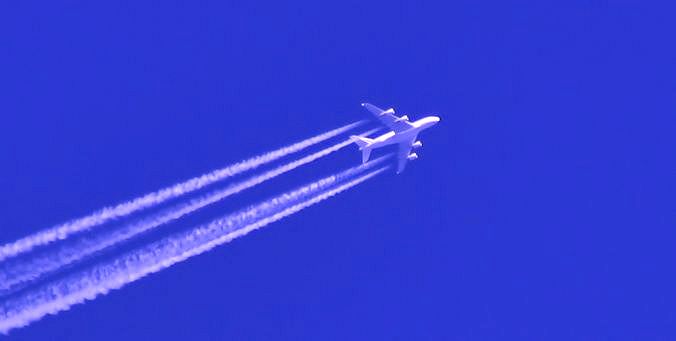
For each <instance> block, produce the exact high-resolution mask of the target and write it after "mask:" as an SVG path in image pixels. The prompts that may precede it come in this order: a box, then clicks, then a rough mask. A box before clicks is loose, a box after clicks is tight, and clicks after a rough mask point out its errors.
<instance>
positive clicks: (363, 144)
mask: <svg viewBox="0 0 676 341" xmlns="http://www.w3.org/2000/svg"><path fill="white" fill-rule="evenodd" d="M350 138H351V139H352V141H354V143H356V144H357V146H359V150H361V162H362V163H366V161H368V160H369V156H370V155H371V147H370V145H371V144H372V143H373V139H370V138H368V137H362V136H357V135H352V136H350Z"/></svg>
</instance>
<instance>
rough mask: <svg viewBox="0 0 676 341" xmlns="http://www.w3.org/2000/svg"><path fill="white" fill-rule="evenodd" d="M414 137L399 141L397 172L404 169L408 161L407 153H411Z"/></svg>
mask: <svg viewBox="0 0 676 341" xmlns="http://www.w3.org/2000/svg"><path fill="white" fill-rule="evenodd" d="M415 139H416V137H414V138H413V139H412V140H410V141H404V142H400V143H399V152H397V174H399V173H401V172H403V171H404V168H406V163H407V162H408V155H409V154H410V153H411V149H412V148H413V142H415Z"/></svg>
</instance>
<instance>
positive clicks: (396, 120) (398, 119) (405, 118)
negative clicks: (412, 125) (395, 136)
mask: <svg viewBox="0 0 676 341" xmlns="http://www.w3.org/2000/svg"><path fill="white" fill-rule="evenodd" d="M401 121H408V116H406V115H404V116H402V117H397V118H396V119H395V120H394V122H401Z"/></svg>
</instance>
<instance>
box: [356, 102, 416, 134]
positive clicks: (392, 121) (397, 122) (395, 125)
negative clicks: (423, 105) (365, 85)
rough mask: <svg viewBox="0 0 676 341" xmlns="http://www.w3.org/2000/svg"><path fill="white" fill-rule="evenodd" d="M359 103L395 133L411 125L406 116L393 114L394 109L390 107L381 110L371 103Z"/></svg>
mask: <svg viewBox="0 0 676 341" xmlns="http://www.w3.org/2000/svg"><path fill="white" fill-rule="evenodd" d="M361 105H362V106H363V107H364V108H366V109H367V110H368V111H370V112H371V113H373V115H375V116H376V118H378V119H379V120H380V121H381V122H383V124H385V125H386V126H388V127H389V128H390V129H392V130H394V132H395V133H398V132H402V131H404V130H408V129H410V128H412V127H413V125H411V122H409V121H408V119H407V118H405V117H397V116H395V115H394V109H392V108H390V109H387V110H383V109H380V108H378V107H377V106H375V105H373V104H371V103H362V104H361Z"/></svg>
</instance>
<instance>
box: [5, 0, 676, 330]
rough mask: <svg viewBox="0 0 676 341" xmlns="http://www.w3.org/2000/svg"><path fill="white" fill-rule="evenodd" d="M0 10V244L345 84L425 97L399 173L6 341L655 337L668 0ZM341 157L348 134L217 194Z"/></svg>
mask: <svg viewBox="0 0 676 341" xmlns="http://www.w3.org/2000/svg"><path fill="white" fill-rule="evenodd" d="M3 7H4V8H5V9H4V10H3V11H2V12H3V14H0V16H1V17H2V20H0V28H1V29H2V31H3V32H4V34H3V35H2V45H3V50H4V51H5V52H4V53H3V54H2V56H1V57H0V60H2V65H3V67H2V79H3V82H2V84H3V90H2V94H1V95H0V98H2V100H1V101H0V102H1V103H0V112H2V113H3V120H2V121H3V129H2V134H0V164H1V165H2V167H0V186H2V188H3V191H2V192H3V193H2V202H3V204H2V205H0V207H1V210H2V214H0V242H2V243H3V244H4V243H5V242H10V241H13V240H15V239H17V238H19V237H22V236H25V235H26V234H28V233H30V232H35V231H38V230H40V229H42V228H45V227H48V226H51V225H53V224H56V223H59V222H63V221H66V220H68V219H70V218H74V217H78V216H81V215H84V214H87V213H89V212H91V211H92V210H95V209H97V208H100V207H103V206H105V205H109V204H113V203H117V202H120V201H123V200H126V199H130V198H133V197H135V196H137V195H139V194H143V193H146V192H149V191H152V190H156V189H159V188H161V187H164V186H166V185H170V184H173V183H175V182H177V181H180V180H183V179H186V178H190V177H192V176H195V175H199V174H201V173H203V172H206V171H209V170H211V169H214V168H217V167H221V166H224V165H226V164H228V163H231V162H234V161H239V160H240V159H243V158H246V157H250V156H253V155H255V154H257V153H260V152H263V151H266V150H269V149H272V148H276V147H279V146H281V145H283V144H286V143H289V142H294V141H296V140H299V139H302V138H305V137H309V136H311V135H314V134H316V133H319V132H322V131H326V130H329V129H333V128H335V127H338V126H340V125H343V124H346V123H349V122H353V121H356V120H359V119H363V118H365V117H367V113H366V112H365V111H364V110H362V108H361V107H360V106H359V103H360V102H362V101H370V102H373V103H374V104H377V105H380V106H383V107H390V106H393V107H395V108H396V109H397V110H398V112H399V113H407V114H408V115H409V117H411V118H413V119H415V118H419V117H421V116H423V115H426V114H430V113H433V114H437V115H439V116H441V117H442V121H441V123H440V124H439V125H437V126H435V127H434V128H432V129H430V130H429V131H425V132H424V133H423V135H421V139H422V140H423V143H424V146H423V148H422V149H421V150H420V152H419V153H418V154H419V156H420V158H419V159H418V160H416V161H414V162H412V163H411V164H410V165H409V166H408V168H407V170H406V172H405V173H403V174H401V175H400V176H395V175H394V174H390V173H388V174H385V175H382V176H379V177H377V178H375V179H373V180H370V181H367V182H366V183H364V184H362V185H360V186H358V187H357V188H355V189H353V190H350V191H348V192H346V193H343V194H341V195H339V196H337V197H335V198H333V199H331V200H329V201H326V202H323V203H321V204H319V205H317V206H314V207H312V208H309V209H307V210H304V211H302V212H300V213H298V214H296V215H293V216H291V217H289V218H287V219H285V220H283V221H281V222H278V223H275V224H273V225H270V226H268V227H267V228H265V229H263V230H261V231H258V232H255V233H252V234H250V235H248V236H246V237H244V238H240V239H238V240H235V241H233V242H232V243H229V244H227V245H224V246H221V247H219V248H218V249H216V250H214V251H211V252H209V253H206V254H204V255H201V256H199V257H195V258H193V259H190V260H188V261H186V262H183V263H181V264H178V265H176V266H174V267H172V268H170V269H167V270H165V271H163V272H161V273H158V274H155V275H152V276H149V277H146V278H144V279H142V280H140V281H137V282H135V283H133V284H131V285H129V286H127V287H125V288H124V289H122V290H119V291H116V292H113V293H111V294H109V295H107V296H103V297H100V298H98V299H96V300H95V301H93V302H90V303H87V304H85V305H79V306H76V307H74V308H73V309H72V310H70V311H68V312H64V313H60V314H58V315H56V316H51V317H47V318H45V319H43V320H41V321H39V322H37V323H34V324H33V325H31V326H29V327H27V328H23V329H19V330H16V331H14V332H13V333H12V334H10V339H11V338H15V339H20V340H42V339H47V338H54V339H61V340H66V339H67V340H91V339H98V340H119V339H125V340H137V339H148V338H153V339H167V340H179V339H181V340H182V339H186V338H196V339H214V340H216V339H226V338H227V339H247V340H259V339H260V340H269V339H289V340H297V339H315V340H316V339H321V340H327V339H336V340H345V339H368V340H372V339H400V340H410V339H423V340H424V339H431V340H455V339H458V340H485V339H516V338H518V339H533V340H542V339H565V340H569V339H582V340H599V339H629V340H636V339H655V340H660V339H661V340H668V339H672V338H673V337H674V335H676V330H675V328H674V326H675V323H676V320H675V319H676V315H675V314H676V313H675V311H674V306H675V305H674V303H675V302H674V291H673V288H674V284H676V283H675V281H674V275H673V274H672V273H673V271H672V269H673V259H674V252H673V250H672V248H673V241H674V232H673V226H674V222H675V216H674V209H673V193H674V190H675V189H676V186H675V183H674V180H673V177H674V174H675V173H676V172H675V171H676V167H675V164H676V162H675V160H674V157H673V150H674V149H673V147H674V143H673V137H672V135H673V127H674V118H673V117H674V111H673V108H674V105H675V104H676V101H675V99H676V96H675V95H674V88H675V87H674V79H676V78H675V77H674V76H676V75H675V73H674V70H675V68H674V65H673V62H674V60H675V57H676V54H675V53H674V52H675V49H674V46H673V44H672V41H673V32H674V29H673V23H672V21H673V20H672V19H673V18H672V17H673V15H672V13H673V8H667V7H663V8H656V7H655V8H649V7H648V6H645V5H642V4H640V3H639V2H632V1H615V2H604V1H587V2H568V3H565V4H556V5H553V4H549V3H545V2H537V3H528V2H516V1H514V2H512V1H492V2H491V1H486V2H477V1H454V2H452V3H448V2H442V1H438V2H419V3H414V2H411V3H408V4H406V3H397V2H377V1H376V2H368V3H365V2H362V1H341V2H331V3H324V2H297V3H293V4H288V3H276V4H270V3H268V4H228V3H225V2H221V1H205V2H200V3H193V2H161V3H160V2H158V3H153V2H144V1H141V2H139V1H130V2H116V3H102V2H94V3H86V2H79V1H68V2H61V3H50V2H44V3H42V2H41V3H38V2H20V3H13V4H9V5H7V4H6V5H3ZM359 159H360V156H359V154H358V152H357V151H356V148H347V150H343V151H341V152H339V153H337V154H336V155H334V156H331V157H329V158H327V159H325V160H322V161H320V162H317V163H315V164H312V165H311V166H308V167H306V168H304V169H302V170H298V171H297V172H295V173H292V174H289V175H288V176H284V177H280V178H279V179H276V180H275V181H273V182H271V183H269V184H266V185H265V186H262V187H261V188H257V189H256V190H255V191H252V192H251V193H249V194H246V195H244V196H242V197H241V198H233V199H232V200H231V201H230V204H228V205H229V206H228V207H230V206H233V207H235V206H238V205H239V204H240V203H242V202H244V203H247V204H248V203H250V202H254V201H256V200H259V199H261V198H265V197H268V196H271V195H274V194H276V193H280V192H281V191H284V190H287V189H289V188H292V187H294V186H298V185H300V184H303V183H305V182H307V181H310V180H314V179H316V178H319V177H322V176H325V175H327V174H330V173H333V172H335V171H338V170H342V169H344V168H346V167H350V166H352V165H354V164H357V163H358V162H359ZM240 200H241V201H240ZM211 213H212V215H211V216H206V215H205V216H204V217H200V219H202V218H203V219H202V220H198V219H195V221H194V222H193V221H189V222H185V223H184V224H192V223H196V222H204V221H208V220H209V218H212V217H215V216H218V214H222V213H225V212H218V210H213V211H212V212H211ZM186 226H188V225H186Z"/></svg>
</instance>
